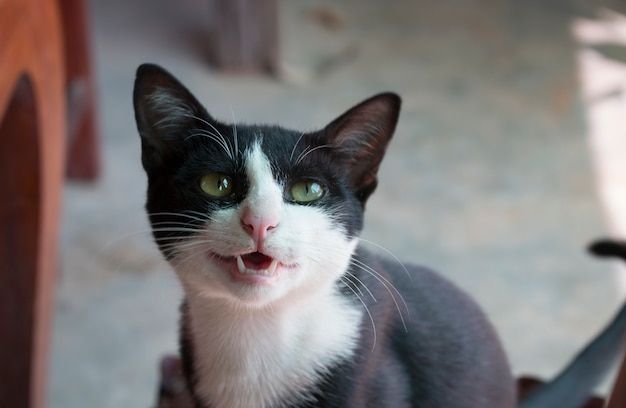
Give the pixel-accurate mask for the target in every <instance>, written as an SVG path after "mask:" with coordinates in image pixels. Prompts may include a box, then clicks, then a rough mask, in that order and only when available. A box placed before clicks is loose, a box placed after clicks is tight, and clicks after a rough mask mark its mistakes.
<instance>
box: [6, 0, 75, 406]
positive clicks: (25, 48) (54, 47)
mask: <svg viewBox="0 0 626 408" xmlns="http://www.w3.org/2000/svg"><path fill="white" fill-rule="evenodd" d="M56 6H57V5H56V3H55V2H54V1H53V0H0V191H2V198H1V199H0V407H11V408H43V407H44V406H45V398H46V395H47V377H48V353H49V351H48V350H49V343H50V329H51V321H52V311H53V298H54V281H55V272H56V268H57V261H58V258H57V241H58V232H59V231H58V224H59V213H60V197H61V189H62V182H63V173H64V167H65V130H66V129H65V84H64V74H63V71H64V69H63V49H62V37H61V28H60V24H59V15H58V10H57V7H56Z"/></svg>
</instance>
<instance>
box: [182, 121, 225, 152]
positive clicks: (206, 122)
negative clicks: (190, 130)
mask: <svg viewBox="0 0 626 408" xmlns="http://www.w3.org/2000/svg"><path fill="white" fill-rule="evenodd" d="M180 116H183V117H188V118H191V119H197V120H199V121H200V122H202V123H204V124H205V125H207V126H208V127H210V128H211V129H213V131H215V133H217V134H218V135H219V136H220V137H221V138H222V141H223V142H224V146H225V150H226V153H227V154H228V157H230V158H231V159H234V157H233V154H232V152H231V151H230V148H229V147H228V144H227V143H226V138H225V137H224V135H222V134H221V133H220V131H219V130H217V128H216V127H215V126H213V125H212V124H211V123H209V122H208V121H206V120H205V119H202V118H200V117H198V116H196V115H189V114H182V115H180Z"/></svg>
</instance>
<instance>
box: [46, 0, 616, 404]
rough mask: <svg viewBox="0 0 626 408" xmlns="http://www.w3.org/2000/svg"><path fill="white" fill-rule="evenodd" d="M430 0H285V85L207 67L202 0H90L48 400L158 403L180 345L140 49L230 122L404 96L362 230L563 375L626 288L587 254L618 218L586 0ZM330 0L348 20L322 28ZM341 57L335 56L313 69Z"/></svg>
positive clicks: (305, 122)
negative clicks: (162, 361) (135, 87)
mask: <svg viewBox="0 0 626 408" xmlns="http://www.w3.org/2000/svg"><path fill="white" fill-rule="evenodd" d="M335 3H336V4H335ZM423 3H426V2H409V1H401V0H392V1H387V2H384V5H383V2H379V1H375V0H361V1H356V0H344V1H342V2H330V1H328V2H319V1H305V0H296V1H289V2H287V1H283V2H282V3H281V7H282V9H281V13H282V14H281V24H282V40H283V51H284V55H283V59H284V61H285V64H286V65H287V67H288V68H289V70H290V72H292V74H291V75H290V77H289V78H290V80H288V81H278V80H275V79H271V78H265V77H260V76H235V75H226V74H222V73H218V72H215V71H213V70H212V69H211V68H210V67H208V66H207V64H206V62H205V61H206V58H205V57H204V55H205V53H204V48H205V47H206V45H205V43H203V42H202V41H201V39H202V38H203V33H204V32H205V30H206V27H205V26H206V20H207V18H206V17H207V14H208V13H207V11H206V10H205V8H206V7H205V1H203V0H184V1H178V2H174V1H168V0H138V1H134V2H125V1H122V0H92V2H91V9H92V18H93V26H94V27H93V28H94V30H93V31H94V37H93V40H94V53H95V54H94V58H95V62H96V70H97V74H98V85H99V89H100V107H101V121H102V136H103V147H102V149H103V150H102V153H103V157H104V173H103V176H102V179H101V180H100V181H99V182H98V183H96V184H85V185H82V184H75V183H69V184H68V185H67V187H66V191H65V202H64V213H63V228H62V229H63V231H62V265H61V276H60V281H59V288H58V296H57V302H56V320H55V325H54V339H53V350H52V367H51V388H50V401H51V403H50V406H51V407H52V408H79V407H80V408H84V407H91V408H113V407H115V408H119V407H149V406H150V405H151V404H152V403H153V402H154V400H155V391H156V382H157V378H156V375H157V371H156V367H157V361H158V359H159V357H160V356H161V355H162V354H164V353H167V352H172V351H175V350H176V348H177V346H176V330H177V329H176V321H177V308H178V302H179V299H180V288H179V286H178V284H177V282H176V281H175V279H174V276H173V273H171V271H170V270H169V268H168V266H167V265H166V264H164V263H163V262H162V260H161V258H160V255H159V253H158V252H157V251H156V249H155V247H154V245H153V244H152V242H151V238H150V234H149V230H148V224H147V221H146V218H145V215H144V212H143V201H144V195H145V187H146V186H145V184H146V180H145V176H144V174H143V171H142V169H141V163H140V160H139V139H138V136H137V133H136V129H135V124H134V119H133V111H132V104H131V92H132V84H133V80H134V74H135V69H136V67H137V66H138V65H139V64H140V63H142V62H156V63H159V64H161V65H163V66H164V67H166V68H167V69H168V70H170V71H171V72H173V73H174V74H175V75H176V76H178V77H179V78H180V79H181V80H182V81H183V82H184V83H185V84H186V85H187V86H188V87H189V88H190V89H191V90H192V92H194V93H195V94H196V95H197V96H198V97H199V99H200V100H201V101H203V102H204V103H205V104H206V106H207V108H208V110H209V111H210V112H212V113H213V114H214V115H215V116H217V117H218V118H222V119H225V120H230V119H231V118H232V117H233V115H234V117H235V118H236V119H237V120H241V121H245V122H276V123H281V124H283V125H285V126H290V127H294V128H300V129H311V128H317V127H321V126H323V125H325V124H326V123H327V122H328V121H330V120H331V119H333V118H334V117H335V116H337V115H338V114H340V113H342V112H343V111H344V110H345V109H347V108H349V107H350V106H352V105H353V104H355V103H357V102H359V101H360V100H362V99H364V98H366V97H368V96H370V95H372V94H374V93H376V92H379V91H384V90H393V91H396V92H398V93H400V94H401V95H402V97H403V99H404V106H403V112H402V114H401V118H400V124H399V127H398V130H397V133H396V137H395V140H394V142H393V143H392V146H391V148H390V150H389V152H388V156H387V158H386V161H385V162H383V165H382V169H381V182H380V186H379V190H378V191H377V192H376V194H375V195H374V197H373V198H372V200H371V202H370V204H369V208H368V214H367V219H366V230H365V234H364V235H365V237H366V238H367V239H369V240H372V241H375V242H377V243H378V244H380V245H382V246H384V247H385V248H387V249H388V250H389V251H391V252H393V253H394V254H395V255H397V256H398V257H399V258H401V259H403V260H406V261H407V262H416V263H421V264H425V265H428V266H430V267H433V268H436V269H438V270H440V271H441V272H442V273H444V274H445V275H447V276H449V277H450V278H451V279H453V280H454V281H456V282H458V284H459V285H460V286H462V287H463V288H465V289H466V290H468V291H469V292H471V293H472V294H473V295H474V296H475V297H476V298H477V299H478V300H479V302H480V303H481V304H482V305H483V306H484V308H485V309H486V310H487V313H488V314H489V315H490V316H491V318H492V319H493V321H494V323H495V325H496V327H497V329H498V331H499V332H500V334H501V336H502V339H503V342H504V345H505V348H506V349H507V351H508V353H509V356H510V359H511V361H512V365H513V367H514V370H515V372H516V373H522V372H523V373H533V374H537V375H541V376H545V377H549V376H551V375H553V374H554V373H555V372H556V371H558V370H559V368H560V367H562V366H563V364H565V362H566V361H567V360H568V359H569V358H570V357H571V356H572V355H573V354H574V353H575V351H576V350H578V349H580V348H581V347H582V345H583V344H585V343H586V342H587V340H588V339H590V338H591V337H592V336H593V334H594V333H595V332H596V331H597V330H599V328H600V327H601V326H602V325H603V324H604V323H605V322H606V321H608V319H609V318H610V316H611V315H612V313H613V312H614V311H615V310H616V308H617V306H618V304H619V303H620V299H621V297H622V295H620V293H619V290H618V289H617V285H616V278H615V276H614V274H613V273H612V271H613V268H612V267H611V266H610V265H609V264H607V263H600V262H598V261H595V260H592V259H590V258H589V257H588V256H587V255H585V253H584V251H583V248H584V247H585V245H586V244H587V243H588V242H589V240H590V239H593V238H594V237H598V236H603V235H605V234H607V233H608V231H611V230H612V229H611V225H609V224H608V223H607V222H606V221H605V220H606V216H605V213H606V211H605V207H604V204H603V202H602V201H601V199H600V198H599V195H598V193H597V191H598V185H597V182H596V175H595V173H594V167H593V163H592V155H591V152H590V150H589V135H588V132H589V127H588V126H587V123H586V121H585V117H586V116H585V108H586V107H585V105H584V104H583V103H582V102H581V100H582V99H581V97H580V88H579V84H578V78H579V73H578V62H577V55H578V50H579V48H580V45H579V44H577V43H576V42H575V41H574V40H573V37H572V35H571V32H570V25H571V22H572V19H573V18H574V17H576V16H578V13H579V12H580V10H579V9H576V8H575V7H573V6H571V5H570V4H569V3H568V2H565V1H563V2H560V1H554V2H550V4H551V5H550V6H546V5H545V2H540V1H524V2H521V1H520V2H511V1H505V0H473V1H466V2H456V1H453V0H439V1H438V2H428V3H430V4H429V5H428V6H426V5H424V4H423ZM330 4H332V6H329V5H330ZM324 5H326V6H324ZM322 6H324V7H325V8H324V10H328V7H330V10H333V14H334V15H335V16H336V17H338V18H339V20H338V22H339V27H337V28H335V29H330V28H327V27H325V26H324V25H323V24H322V23H320V21H319V18H318V17H316V16H319V14H320V13H319V10H320V7H322ZM346 50H349V51H350V52H349V55H350V56H349V57H348V58H345V59H343V60H344V63H343V64H340V65H338V66H337V67H336V68H334V69H332V70H330V71H329V72H327V73H325V74H324V75H322V76H319V77H313V76H311V75H310V73H311V72H312V71H313V70H314V69H315V68H316V67H317V66H319V65H320V64H323V63H324V62H325V61H327V60H328V58H331V59H332V58H333V57H334V56H337V55H344V54H346ZM346 55H348V54H346ZM294 71H295V72H296V74H295V75H294V74H293V72H294ZM231 109H232V111H231Z"/></svg>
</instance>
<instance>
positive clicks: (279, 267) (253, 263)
mask: <svg viewBox="0 0 626 408" xmlns="http://www.w3.org/2000/svg"><path fill="white" fill-rule="evenodd" d="M210 258H211V259H212V260H213V262H217V263H218V264H220V266H221V267H222V268H223V269H224V270H225V271H227V272H228V274H229V275H230V278H231V279H232V281H234V282H238V283H243V284H246V285H253V286H274V285H276V284H277V283H278V281H279V280H280V277H281V274H282V272H284V271H285V270H289V269H293V268H295V265H286V264H283V263H282V262H280V261H278V260H277V259H276V258H272V257H270V256H268V255H265V254H263V253H260V252H252V253H248V254H242V255H235V256H222V255H217V254H210Z"/></svg>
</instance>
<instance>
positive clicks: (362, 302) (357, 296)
mask: <svg viewBox="0 0 626 408" xmlns="http://www.w3.org/2000/svg"><path fill="white" fill-rule="evenodd" d="M341 282H342V283H343V284H344V285H345V286H346V287H347V288H348V289H350V291H351V292H352V293H354V296H356V298H357V299H359V302H361V304H362V305H363V309H365V313H367V315H368V316H369V319H370V323H371V324H372V332H373V336H374V338H373V342H372V351H374V349H375V348H376V342H377V335H376V323H374V316H372V313H371V312H370V309H369V308H368V307H367V305H366V304H365V301H363V299H362V298H361V297H360V296H359V294H358V293H356V291H355V290H354V289H353V288H352V286H350V285H349V284H348V283H347V282H346V281H345V280H343V279H341Z"/></svg>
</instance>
